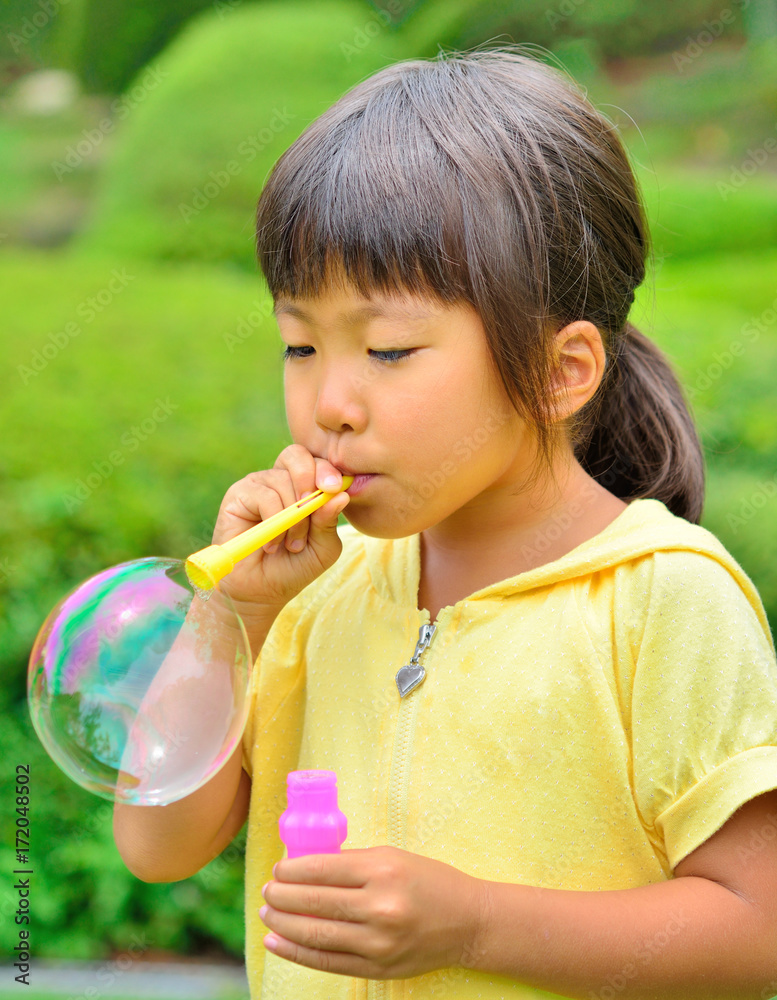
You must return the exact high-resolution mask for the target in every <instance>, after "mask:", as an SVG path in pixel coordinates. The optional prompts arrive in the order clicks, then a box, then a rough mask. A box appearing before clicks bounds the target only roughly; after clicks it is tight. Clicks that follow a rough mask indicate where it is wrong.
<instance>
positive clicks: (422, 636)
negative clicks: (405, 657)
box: [396, 625, 437, 698]
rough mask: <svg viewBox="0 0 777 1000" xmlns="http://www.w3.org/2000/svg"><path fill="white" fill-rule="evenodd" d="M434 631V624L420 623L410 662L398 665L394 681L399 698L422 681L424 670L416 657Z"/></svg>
mask: <svg viewBox="0 0 777 1000" xmlns="http://www.w3.org/2000/svg"><path fill="white" fill-rule="evenodd" d="M436 631H437V626H436V625H422V626H421V627H420V628H419V630H418V642H417V643H416V644H415V652H414V653H413V655H412V657H411V659H410V663H408V664H406V665H405V666H404V667H400V668H399V670H398V671H397V676H396V682H397V688H398V690H399V696H400V698H404V697H405V695H406V694H410V692H411V691H413V690H414V689H415V688H417V687H418V685H419V684H422V683H423V681H424V678H425V677H426V671H425V670H424V668H423V667H422V666H421V664H420V663H419V662H418V657H419V656H420V655H421V653H423V652H424V650H425V649H426V648H427V647H428V646H429V644H430V643H431V641H432V638H433V636H434V633H435V632H436Z"/></svg>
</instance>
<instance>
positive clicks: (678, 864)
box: [116, 47, 777, 1000]
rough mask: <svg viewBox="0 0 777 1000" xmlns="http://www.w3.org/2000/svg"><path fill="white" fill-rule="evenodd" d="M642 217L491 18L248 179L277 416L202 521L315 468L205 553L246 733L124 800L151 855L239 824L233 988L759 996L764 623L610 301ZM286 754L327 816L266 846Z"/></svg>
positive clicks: (768, 834)
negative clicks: (216, 574)
mask: <svg viewBox="0 0 777 1000" xmlns="http://www.w3.org/2000/svg"><path fill="white" fill-rule="evenodd" d="M647 244H648V238H647V230H646V223H645V217H644V214H643V209H642V206H641V203H640V198H639V194H638V190H637V186H636V182H635V179H634V176H633V174H632V171H631V169H630V166H629V163H628V160H627V157H626V154H625V152H624V149H623V146H622V144H621V141H620V139H619V137H618V135H617V133H616V130H615V128H614V126H613V125H612V124H611V123H610V122H608V121H607V120H606V119H605V118H604V117H602V116H601V115H600V114H598V113H597V112H596V111H595V110H594V109H593V108H592V106H591V105H590V104H589V103H588V102H587V101H586V99H585V98H584V96H583V95H582V94H581V93H580V92H579V91H578V90H577V89H576V88H575V86H574V85H573V84H571V83H570V81H569V80H567V79H566V78H565V77H564V76H563V75H562V74H561V73H560V72H558V71H556V70H555V69H551V68H549V67H548V66H546V65H544V64H543V63H541V62H539V61H537V60H536V59H534V58H533V57H531V56H530V55H527V54H526V53H525V52H523V51H521V50H519V49H517V48H516V47H502V48H499V49H492V50H490V51H483V50H479V51H475V52H470V53H465V54H454V55H447V56H442V55H441V56H440V57H438V58H436V59H434V60H430V61H424V60H413V61H408V62H404V63H399V64H397V65H393V66H390V67H388V68H386V69H384V70H382V71H380V72H378V73H377V74H375V75H374V76H373V77H371V78H370V79H368V80H366V81H364V82H363V83H361V84H359V85H358V86H356V87H355V88H354V89H353V90H351V91H350V92H349V93H347V94H346V95H345V96H344V97H343V98H342V99H341V100H340V101H338V102H337V104H335V105H334V107H332V108H331V109H330V110H329V111H327V112H326V113H325V114H323V115H322V116H321V117H320V118H319V119H318V120H316V121H314V122H313V123H312V124H311V125H310V126H309V127H308V128H307V130H306V131H305V132H304V133H303V135H302V136H301V137H300V138H299V139H298V140H297V141H296V142H295V143H294V144H293V145H292V146H291V148H290V149H289V150H288V151H287V152H286V153H285V154H284V155H283V156H282V157H281V159H280V160H279V161H278V163H277V164H276V166H275V168H274V170H273V172H272V173H271V175H270V177H269V179H268V182H267V184H266V186H265V188H264V191H263V193H262V195H261V198H260V201H259V207H258V219H257V249H258V259H259V262H260V265H261V268H262V270H263V272H264V275H265V277H266V279H267V282H268V284H269V288H270V291H271V293H272V296H273V300H274V302H275V306H276V310H275V311H276V316H277V321H278V326H279V329H280V333H281V337H282V339H283V341H284V343H285V345H286V346H285V358H286V364H285V393H286V407H287V416H288V422H289V428H290V432H291V436H292V439H293V441H294V444H292V445H291V446H289V447H288V448H286V449H284V451H282V452H281V454H280V455H279V456H278V459H277V461H276V462H275V465H274V467H273V468H272V469H270V470H266V471H263V472H256V473H253V474H251V475H249V476H248V477H246V478H245V479H243V480H242V481H241V482H239V483H237V484H236V485H235V486H233V487H232V488H231V489H230V490H229V491H228V493H227V495H226V496H225V498H224V502H223V503H222V506H221V510H220V513H219V519H218V522H217V526H216V531H215V533H214V542H222V541H224V540H226V539H227V538H229V537H231V536H233V535H235V534H237V533H239V532H241V531H244V530H245V529H247V528H248V527H250V526H251V525H252V524H255V523H257V522H259V521H261V520H264V519H265V518H267V517H270V516H271V515H272V514H274V513H276V512H277V511H278V510H280V509H282V508H283V507H285V506H288V505H289V504H291V503H293V502H294V501H295V500H296V499H299V498H300V497H302V496H305V495H307V494H308V493H310V492H311V491H313V490H314V489H316V488H323V489H327V490H331V491H332V492H334V493H336V496H335V497H334V498H333V499H332V500H330V501H329V502H328V503H327V504H326V505H325V506H324V507H322V508H321V509H320V510H319V511H317V512H315V513H314V514H313V515H312V516H311V517H310V518H308V519H307V520H306V521H304V522H302V523H301V524H299V525H296V526H295V527H294V528H292V529H290V530H289V531H288V532H287V533H286V535H285V536H284V537H283V538H281V539H279V540H278V541H277V542H276V543H274V544H273V545H271V546H268V547H267V549H266V551H263V552H260V553H257V554H256V555H255V556H252V557H250V558H249V559H246V560H244V562H242V563H240V564H239V566H238V567H237V568H236V570H235V571H234V572H233V573H232V574H231V575H230V577H229V578H228V579H227V580H226V581H225V586H226V588H227V589H228V590H229V592H230V594H231V595H232V597H233V599H234V600H235V601H236V602H237V604H238V607H239V609H240V610H241V612H242V615H243V618H244V620H245V621H246V624H247V627H248V629H249V632H250V634H251V639H252V648H254V649H258V650H260V652H259V656H258V659H257V661H256V666H255V670H254V673H253V675H252V710H251V715H250V717H249V724H248V727H247V730H246V733H245V738H244V743H243V748H242V756H241V753H240V752H236V753H235V754H234V755H233V757H232V759H231V760H230V761H229V763H228V765H227V766H225V768H224V769H223V770H222V771H221V772H219V774H218V775H216V777H214V778H213V779H212V780H211V782H209V784H208V785H206V786H205V787H204V788H203V789H200V790H199V791H198V792H196V793H194V794H193V795H191V796H189V797H188V798H187V799H184V800H182V801H181V802H179V803H175V804H174V805H173V806H166V807H164V808H163V809H161V810H160V809H153V808H152V809H149V808H148V807H146V808H144V809H142V810H137V809H134V808H133V807H119V806H117V810H116V836H117V843H118V844H119V847H120V850H122V853H123V855H124V857H125V859H127V862H128V864H130V865H131V867H132V868H133V870H134V871H136V872H137V873H138V874H139V875H140V876H141V877H143V878H146V879H149V880H173V879H178V878H183V877H186V876H187V875H189V874H191V873H193V872H194V871H196V870H198V868H200V867H202V865H203V864H206V863H207V862H208V861H209V860H210V859H211V858H212V857H214V856H215V855H216V854H217V853H218V852H219V851H221V850H222V849H223V848H224V847H225V846H226V844H227V843H229V841H230V840H231V839H232V837H234V835H235V833H236V832H237V831H238V830H239V829H240V827H241V825H242V823H243V822H244V820H245V819H246V817H247V818H248V842H247V854H246V921H247V964H248V971H249V978H250V982H251V993H252V996H253V997H255V998H258V997H262V998H277V997H283V998H303V997H304V998H316V997H321V998H324V997H326V998H343V1000H345V998H349V1000H351V998H367V997H372V998H379V997H381V998H389V997H392V998H399V997H419V998H426V997H434V996H449V997H457V998H467V997H473V998H474V997H482V998H497V997H508V996H509V997H523V998H529V997H532V998H536V997H553V996H555V997H558V996H562V997H578V998H589V997H596V998H599V1000H607V998H611V997H616V996H617V997H624V998H632V997H633V998H659V997H660V998H670V997H682V998H683V1000H693V998H699V1000H702V998H703V1000H724V998H742V997H748V998H749V997H752V998H763V1000H766V998H767V997H770V996H772V995H773V994H774V993H775V992H777V957H776V956H777V902H776V900H777V836H776V835H777V792H775V789H777V663H776V661H775V651H774V644H773V641H772V637H771V634H770V631H769V626H768V623H767V620H766V617H765V614H764V610H763V606H762V603H761V600H760V598H759V595H758V593H757V592H756V590H755V588H754V586H753V584H752V582H751V581H750V580H749V578H748V577H747V576H746V574H745V573H744V572H743V570H742V568H741V567H740V566H739V565H738V564H737V562H736V561H735V560H734V559H733V557H732V556H731V555H730V554H729V553H728V552H727V551H726V549H725V548H724V547H723V546H722V545H721V543H720V542H719V541H718V540H717V539H716V538H715V537H714V536H713V535H711V534H710V533H709V532H708V531H706V530H705V529H703V528H701V527H700V526H699V524H698V522H699V519H700V516H701V511H702V503H703V489H704V474H703V460H702V452H701V447H700V444H699V440H698V437H697V434H696V431H695V429H694V426H693V422H692V420H691V417H690V415H689V413H688V409H687V407H686V405H685V402H684V399H683V394H682V391H681V389H680V387H679V385H678V382H677V380H676V378H675V377H674V375H673V373H672V371H671V369H670V366H669V364H668V363H667V361H666V359H665V358H664V357H663V355H662V354H661V353H660V352H659V351H658V350H657V349H656V347H655V346H654V345H653V344H652V343H651V342H650V341H649V340H647V339H646V338H645V337H644V336H643V335H642V334H641V333H640V332H639V331H638V330H636V329H635V328H634V327H633V326H632V325H631V324H630V323H629V322H628V315H629V310H630V307H631V305H632V302H633V300H634V290H635V288H636V287H637V286H638V285H639V284H640V282H641V281H642V280H643V277H644V274H645V261H646V255H647ZM354 474H355V475H356V476H357V478H356V480H355V481H354V483H353V484H352V485H351V486H350V487H349V489H348V490H347V491H346V492H341V485H342V478H341V477H342V475H354ZM343 509H344V510H345V512H346V517H347V520H348V522H349V523H348V524H346V525H344V526H342V527H341V528H340V530H339V531H338V527H337V518H338V514H339V513H340V511H342V510H343ZM308 768H314V769H315V768H322V769H332V770H334V771H336V772H337V775H338V784H339V799H340V805H341V807H342V809H343V810H344V812H345V813H346V815H347V816H348V821H349V827H348V839H347V841H346V844H345V847H344V849H343V852H342V853H341V854H340V855H317V856H310V857H303V858H297V859H293V860H289V859H288V858H285V859H284V858H283V845H282V844H281V842H280V840H279V838H278V825H277V821H278V817H279V815H280V813H281V812H282V811H283V809H284V808H285V802H286V797H285V779H286V775H287V772H288V771H290V770H298V769H308ZM160 812H161V814H162V815H161V818H160V815H159V813H160ZM275 862H278V863H277V864H276V863H275Z"/></svg>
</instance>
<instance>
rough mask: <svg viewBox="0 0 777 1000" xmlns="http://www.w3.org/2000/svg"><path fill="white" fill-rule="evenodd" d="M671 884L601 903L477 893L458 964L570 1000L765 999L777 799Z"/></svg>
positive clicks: (566, 894)
mask: <svg viewBox="0 0 777 1000" xmlns="http://www.w3.org/2000/svg"><path fill="white" fill-rule="evenodd" d="M754 844H756V845H758V846H757V847H756V848H755V849H754V848H753V845H754ZM675 876H676V877H675V878H674V879H672V880H670V881H668V882H662V883H656V884H653V885H647V886H641V887H639V888H635V889H620V890H609V891H603V892H580V891H568V890H563V889H542V888H537V887H532V886H525V885H514V884H508V883H502V882H484V883H483V884H482V889H483V903H484V905H483V910H482V913H483V919H482V921H481V924H480V928H479V930H478V933H477V935H476V937H475V938H474V939H473V940H472V942H471V945H470V946H469V947H467V946H465V961H464V964H466V965H467V966H468V967H469V968H475V969H479V970H482V971H484V972H494V973H500V974H502V975H505V976H510V977H513V978H515V979H519V980H520V981H521V982H525V983H528V984H530V985H532V986H535V987H538V988H540V989H544V990H548V991H550V992H553V993H559V994H561V995H562V996H565V997H576V998H581V1000H612V998H616V997H617V998H622V1000H770V998H771V997H773V996H776V995H777V792H769V793H767V794H765V795H761V796H758V797H757V798H755V799H753V800H751V801H750V802H747V803H746V804H745V805H744V806H742V807H741V809H739V810H738V811H737V812H736V813H735V814H734V816H732V817H731V819H729V821H728V822H727V823H726V824H725V825H724V826H723V827H722V828H721V829H720V830H719V831H718V832H717V833H716V834H714V835H713V836H712V837H710V838H709V840H707V841H705V843H704V844H702V845H701V847H699V848H697V850H695V851H693V852H692V853H691V854H689V855H688V856H687V857H686V858H684V859H683V861H681V862H680V864H679V865H677V867H676V868H675Z"/></svg>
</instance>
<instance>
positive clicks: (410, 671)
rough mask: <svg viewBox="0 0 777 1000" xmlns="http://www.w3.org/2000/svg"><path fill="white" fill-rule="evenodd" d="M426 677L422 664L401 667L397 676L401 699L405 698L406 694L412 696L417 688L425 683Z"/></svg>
mask: <svg viewBox="0 0 777 1000" xmlns="http://www.w3.org/2000/svg"><path fill="white" fill-rule="evenodd" d="M424 677H426V671H425V670H424V668H423V667H422V666H421V664H420V663H410V664H408V665H407V666H406V667H400V669H399V670H398V671H397V676H396V681H397V687H398V688H399V696H400V698H404V697H405V695H406V694H410V692H411V691H412V690H413V689H414V688H417V687H418V685H419V684H421V683H422V682H423V679H424Z"/></svg>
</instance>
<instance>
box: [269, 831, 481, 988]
mask: <svg viewBox="0 0 777 1000" xmlns="http://www.w3.org/2000/svg"><path fill="white" fill-rule="evenodd" d="M273 874H274V876H275V880H274V881H271V882H268V883H267V885H266V886H265V887H264V890H263V893H262V895H263V896H264V898H265V900H266V901H267V904H268V905H267V906H266V907H262V909H261V910H260V911H259V916H260V917H261V918H262V920H263V921H264V923H265V924H266V925H267V926H268V927H269V928H270V930H271V931H272V932H273V933H272V934H270V935H267V936H266V937H265V938H264V944H265V947H267V948H269V949H270V950H271V951H272V952H273V953H274V954H276V955H278V956H280V957H281V958H287V959H289V961H291V962H297V963H298V964H299V965H305V966H307V967H308V968H311V969H320V970H322V971H324V972H335V973H339V974H340V975H344V976H359V977H361V978H364V979H406V978H408V977H410V976H418V975H421V973H424V972H431V971H433V970H434V969H445V968H448V967H449V966H453V965H463V966H466V967H468V968H472V967H473V963H474V956H475V950H476V946H477V945H476V941H477V932H478V928H479V927H480V926H481V921H482V919H483V914H481V909H482V908H484V907H485V906H486V900H487V895H486V893H485V887H486V883H485V882H483V881H482V880H481V879H477V878H474V877H473V876H471V875H466V874H465V873H464V872H461V871H459V870H458V869H457V868H453V867H451V866H450V865H446V864H444V863H443V862H441V861H435V860H433V859H431V858H425V857H422V856H421V855H419V854H411V853H409V852H408V851H402V850H400V849H399V848H396V847H370V848H367V849H366V850H353V851H343V852H342V853H341V854H311V855H308V856H306V857H302V858H286V859H285V860H283V861H279V862H278V864H277V865H276V866H275V868H274V869H273ZM273 938H277V939H278V940H277V945H275V946H273V943H272V939H273Z"/></svg>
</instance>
